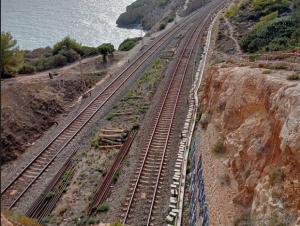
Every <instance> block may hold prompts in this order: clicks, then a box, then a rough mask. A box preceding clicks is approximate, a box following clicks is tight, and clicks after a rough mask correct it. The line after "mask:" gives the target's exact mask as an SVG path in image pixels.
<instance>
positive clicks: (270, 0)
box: [251, 0, 290, 11]
mask: <svg viewBox="0 0 300 226" xmlns="http://www.w3.org/2000/svg"><path fill="white" fill-rule="evenodd" d="M289 4H290V0H252V1H251V7H252V9H253V10H254V11H257V10H263V9H266V8H267V7H268V6H273V7H274V6H277V7H278V6H281V7H289Z"/></svg>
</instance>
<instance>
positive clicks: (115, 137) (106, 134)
mask: <svg viewBox="0 0 300 226" xmlns="http://www.w3.org/2000/svg"><path fill="white" fill-rule="evenodd" d="M128 132H129V131H128V130H126V129H114V128H110V129H101V130H100V134H99V148H121V147H122V144H123V143H124V142H125V140H126V138H127V136H128Z"/></svg>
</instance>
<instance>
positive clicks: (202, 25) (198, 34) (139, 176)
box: [123, 5, 220, 225]
mask: <svg viewBox="0 0 300 226" xmlns="http://www.w3.org/2000/svg"><path fill="white" fill-rule="evenodd" d="M218 6H220V5H218ZM216 8H217V7H216ZM216 8H214V10H213V12H214V11H215V10H216ZM213 12H211V13H210V14H209V15H208V16H207V17H206V18H205V20H204V21H202V22H201V23H200V24H198V25H197V26H196V28H195V29H194V31H193V33H192V36H191V37H190V39H189V41H188V42H187V44H186V45H185V48H184V50H183V51H182V54H181V56H180V60H179V61H178V63H177V65H176V68H175V71H174V73H173V75H172V81H171V82H170V85H169V87H168V90H167V92H166V94H165V96H164V100H163V103H162V105H161V107H160V111H159V114H158V117H157V118H156V122H155V125H154V129H153V130H152V134H151V137H150V140H149V142H148V145H147V148H146V152H145V155H144V158H143V161H142V165H141V167H140V170H139V173H138V177H137V180H136V182H135V184H134V188H133V192H132V195H131V197H130V201H129V204H128V206H127V211H126V213H125V217H124V219H123V224H126V222H127V219H128V217H129V213H130V210H131V207H132V204H133V200H134V197H135V194H136V191H137V187H138V184H139V181H140V178H141V175H142V172H143V169H144V166H145V163H146V160H147V157H148V154H149V149H150V146H151V144H152V142H153V137H154V134H155V132H156V130H157V127H158V123H159V121H160V117H161V115H162V111H163V108H164V106H165V104H166V100H167V97H168V94H169V92H170V89H171V86H172V84H173V82H174V79H175V74H176V73H177V71H178V69H179V65H180V64H181V63H182V62H181V61H182V59H183V58H184V55H185V52H186V50H187V48H188V47H189V44H190V41H191V40H192V39H193V37H194V34H195V33H196V31H197V30H198V29H199V27H200V29H199V32H198V33H197V35H196V38H195V39H194V41H193V44H192V49H191V51H190V52H189V56H188V60H187V63H186V65H185V68H184V72H183V76H182V78H181V81H180V85H179V89H178V91H177V95H176V100H175V104H174V106H173V109H172V114H171V121H170V123H169V127H168V132H167V137H166V140H165V143H164V148H163V154H162V157H161V161H160V165H159V172H158V174H157V177H156V182H155V189H154V193H153V196H152V200H151V206H150V210H149V214H148V218H147V224H146V225H149V224H150V221H151V216H152V211H153V207H154V201H155V198H156V194H157V190H158V184H159V180H160V178H161V173H162V168H163V163H164V160H165V155H166V150H167V145H168V141H169V137H170V134H171V127H172V124H173V120H174V116H175V111H176V107H177V106H178V105H177V104H178V100H179V96H180V93H181V90H182V85H183V81H184V79H185V76H186V74H187V73H186V72H187V68H188V65H189V61H190V58H191V56H192V52H193V49H194V47H195V45H196V41H197V40H198V38H199V36H200V34H201V31H202V29H203V27H204V25H205V23H206V21H207V20H208V18H210V15H211V14H212V13H213Z"/></svg>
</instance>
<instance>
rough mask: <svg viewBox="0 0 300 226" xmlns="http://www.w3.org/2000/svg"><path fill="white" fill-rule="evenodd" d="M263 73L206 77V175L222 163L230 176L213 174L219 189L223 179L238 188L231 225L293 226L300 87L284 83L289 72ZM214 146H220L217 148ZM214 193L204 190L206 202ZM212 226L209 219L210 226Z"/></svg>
mask: <svg viewBox="0 0 300 226" xmlns="http://www.w3.org/2000/svg"><path fill="white" fill-rule="evenodd" d="M264 71H265V69H261V68H251V67H241V66H234V65H231V66H227V67H224V65H223V66H222V67H220V65H215V66H213V67H212V68H211V69H210V71H209V72H208V73H207V76H206V81H205V88H204V90H203V92H202V94H201V99H202V103H203V109H204V111H203V112H204V113H203V115H202V118H201V121H200V123H201V125H202V135H201V136H202V138H203V139H204V138H206V139H207V141H204V142H205V143H207V144H208V145H206V149H202V150H203V152H204V153H203V162H204V163H203V164H204V174H205V173H207V172H210V171H211V169H210V168H211V166H212V165H213V168H215V167H217V166H218V164H219V163H222V164H221V165H222V167H223V166H224V167H225V169H226V170H228V172H229V175H230V176H229V178H226V177H227V176H226V175H223V174H224V172H225V171H224V172H221V171H220V170H218V168H217V169H215V172H216V175H214V177H219V179H217V180H219V182H220V183H219V184H218V185H217V187H219V188H217V190H218V189H220V190H224V189H227V188H224V186H226V185H224V183H222V181H221V180H222V178H223V180H224V178H225V180H227V182H228V183H227V184H231V185H230V186H233V185H234V184H236V186H235V188H232V189H231V190H232V191H233V195H232V196H231V197H229V200H228V201H229V202H230V201H231V203H232V204H230V203H229V205H235V206H238V207H242V209H243V210H244V211H243V212H244V213H243V214H242V216H240V217H238V218H236V217H233V218H235V219H234V220H235V222H231V223H232V224H233V223H234V224H235V225H245V223H247V224H246V225H265V224H266V225H278V224H280V225H296V224H297V223H298V224H299V223H300V196H299V194H300V82H299V81H289V80H287V79H286V78H287V76H288V75H290V74H291V73H294V72H292V71H287V70H273V71H268V73H266V72H264ZM217 143H219V144H223V147H222V145H219V147H216V144H217ZM204 146H205V145H204ZM205 152H206V153H205ZM218 152H220V153H218ZM209 157H212V159H213V160H211V159H209ZM205 160H207V161H208V162H207V163H205ZM211 164H212V165H211ZM205 171H206V172H205ZM208 176H212V175H208ZM220 178H221V179H220ZM207 180H208V181H209V180H214V179H213V178H209V177H207ZM230 180H231V182H230ZM209 184H210V183H209V182H208V183H207V185H209ZM212 190H214V191H217V190H215V189H212V188H211V187H207V188H206V191H207V193H208V194H207V195H208V197H210V195H211V194H210V193H212ZM217 193H218V192H216V194H214V195H217ZM214 195H212V197H213V196H214ZM219 198H220V197H219ZM216 200H218V199H214V198H212V199H210V198H208V203H209V205H210V206H212V208H213V207H214V206H216V205H219V204H217V203H216ZM212 212H213V211H212ZM239 214H240V213H238V212H236V213H233V216H234V215H235V216H238V215H239ZM228 217H232V216H225V218H228ZM215 221H216V219H215V218H212V219H211V223H212V225H215V224H213V222H215ZM296 222H297V223H296ZM215 223H216V222H215Z"/></svg>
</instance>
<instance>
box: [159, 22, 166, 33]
mask: <svg viewBox="0 0 300 226" xmlns="http://www.w3.org/2000/svg"><path fill="white" fill-rule="evenodd" d="M166 26H167V25H166V24H165V23H161V24H160V25H159V27H158V30H160V31H161V30H163V29H165V28H166Z"/></svg>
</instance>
